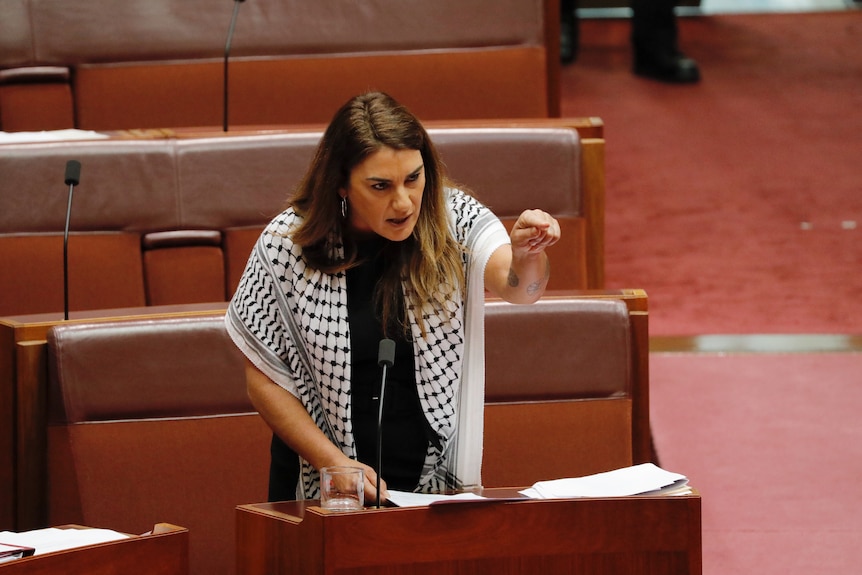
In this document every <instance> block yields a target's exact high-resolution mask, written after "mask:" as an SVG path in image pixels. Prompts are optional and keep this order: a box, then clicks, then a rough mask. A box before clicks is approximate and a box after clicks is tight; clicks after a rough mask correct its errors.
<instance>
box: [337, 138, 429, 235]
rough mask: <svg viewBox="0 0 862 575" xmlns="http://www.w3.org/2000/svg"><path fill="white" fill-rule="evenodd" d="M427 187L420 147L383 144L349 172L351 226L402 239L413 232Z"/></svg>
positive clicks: (347, 194)
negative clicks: (382, 146) (398, 147)
mask: <svg viewBox="0 0 862 575" xmlns="http://www.w3.org/2000/svg"><path fill="white" fill-rule="evenodd" d="M424 191H425V166H424V164H423V161H422V154H421V153H420V152H419V150H393V149H392V148H381V149H379V150H378V151H376V152H374V153H373V154H371V155H370V156H368V157H367V158H365V159H364V160H363V161H362V162H361V163H359V164H358V165H357V166H356V167H354V168H353V170H352V171H351V172H350V181H349V182H348V186H347V189H343V190H341V196H342V197H346V198H347V219H348V225H349V226H350V229H352V230H353V231H356V232H359V233H372V232H373V233H375V234H377V235H380V236H383V237H384V238H386V239H388V240H391V241H394V242H400V241H403V240H406V239H407V238H409V237H410V234H412V233H413V228H414V227H416V222H417V221H418V219H419V210H420V208H421V207H422V193H423V192H424Z"/></svg>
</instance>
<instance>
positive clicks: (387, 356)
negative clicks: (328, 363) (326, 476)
mask: <svg viewBox="0 0 862 575" xmlns="http://www.w3.org/2000/svg"><path fill="white" fill-rule="evenodd" d="M394 363H395V342H394V341H392V340H391V339H388V338H386V339H381V340H380V345H379V346H378V348H377V365H379V366H380V367H382V368H383V375H382V376H381V378H380V397H379V399H378V411H377V508H378V509H380V476H381V475H383V392H384V391H385V390H386V369H387V368H389V367H392V365H393V364H394Z"/></svg>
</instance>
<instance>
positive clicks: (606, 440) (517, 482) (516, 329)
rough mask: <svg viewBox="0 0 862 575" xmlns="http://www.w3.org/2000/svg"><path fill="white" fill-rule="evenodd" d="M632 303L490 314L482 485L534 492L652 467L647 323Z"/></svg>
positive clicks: (568, 301)
mask: <svg viewBox="0 0 862 575" xmlns="http://www.w3.org/2000/svg"><path fill="white" fill-rule="evenodd" d="M644 299H645V296H644ZM628 303H630V302H626V301H624V300H623V299H616V298H605V297H568V296H565V297H548V298H545V299H543V300H540V301H539V302H537V303H536V304H533V305H529V306H520V305H511V304H507V303H504V302H501V301H496V302H493V301H492V302H489V303H488V304H487V305H486V306H485V310H486V312H485V358H486V359H485V362H486V365H485V370H486V384H485V446H484V458H483V465H482V482H483V485H485V486H486V487H518V486H528V485H532V484H533V483H535V482H536V481H541V480H547V479H557V478H561V477H576V476H580V475H587V474H591V473H598V472H602V471H608V470H611V469H615V468H619V467H625V466H628V465H632V464H633V463H640V462H642V461H644V460H645V459H648V458H649V456H650V455H651V454H650V453H647V452H646V450H645V449H644V447H643V446H644V445H649V423H648V393H647V386H648V381H647V370H646V361H647V359H646V354H647V353H648V350H647V349H646V348H645V347H643V343H644V341H645V337H644V334H645V332H646V316H645V315H643V316H641V315H639V312H637V311H635V312H632V311H630V309H629V306H628V305H627V304H628ZM641 332H642V333H641Z"/></svg>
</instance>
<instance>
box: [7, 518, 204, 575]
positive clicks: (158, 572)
mask: <svg viewBox="0 0 862 575" xmlns="http://www.w3.org/2000/svg"><path fill="white" fill-rule="evenodd" d="M188 572H189V531H188V529H186V528H184V527H177V526H175V525H170V524H168V523H159V524H158V525H156V527H155V528H154V529H153V531H152V532H151V533H149V534H146V535H139V536H132V537H129V538H128V539H121V540H119V541H111V542H108V543H98V544H95V545H87V546H84V547H75V548H74V549H67V550H64V551H56V552H54V553H45V554H43V555H34V556H32V557H26V558H24V559H15V560H13V561H9V562H6V563H0V575H54V574H56V573H64V574H65V575H127V574H136V573H146V574H148V575H188Z"/></svg>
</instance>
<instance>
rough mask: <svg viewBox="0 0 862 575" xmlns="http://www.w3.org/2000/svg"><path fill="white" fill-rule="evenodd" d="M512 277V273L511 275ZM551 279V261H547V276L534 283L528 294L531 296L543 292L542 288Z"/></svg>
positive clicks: (528, 287)
mask: <svg viewBox="0 0 862 575" xmlns="http://www.w3.org/2000/svg"><path fill="white" fill-rule="evenodd" d="M509 275H510V277H511V273H510V274H509ZM550 277H551V260H550V259H546V260H545V275H544V277H542V279H540V280H537V281H534V282H533V283H531V284H530V285H528V286H527V293H528V294H530V295H533V294H535V293H536V292H539V291H541V289H542V286H543V285H545V284H546V283H547V281H548V279H549V278H550Z"/></svg>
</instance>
